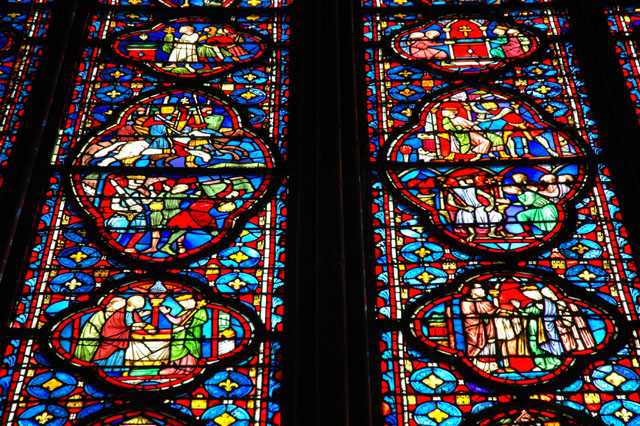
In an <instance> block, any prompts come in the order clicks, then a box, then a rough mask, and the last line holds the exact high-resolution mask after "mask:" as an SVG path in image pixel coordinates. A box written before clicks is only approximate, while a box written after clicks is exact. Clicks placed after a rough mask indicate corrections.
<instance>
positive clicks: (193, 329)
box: [171, 309, 209, 361]
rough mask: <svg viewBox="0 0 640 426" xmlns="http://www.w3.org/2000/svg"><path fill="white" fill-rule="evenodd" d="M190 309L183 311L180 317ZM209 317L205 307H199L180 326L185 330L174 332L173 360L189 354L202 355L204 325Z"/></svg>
mask: <svg viewBox="0 0 640 426" xmlns="http://www.w3.org/2000/svg"><path fill="white" fill-rule="evenodd" d="M189 312H190V311H181V312H180V313H179V314H178V317H181V316H182V315H185V314H188V313H189ZM208 319H209V317H208V315H207V311H206V310H205V309H198V310H197V311H196V313H195V314H194V315H193V316H192V317H191V318H189V319H188V320H187V321H185V322H184V323H183V324H180V326H183V327H185V329H184V330H182V331H179V332H177V333H173V340H172V341H171V361H177V360H179V359H182V358H184V357H185V356H187V355H188V354H191V355H193V356H194V357H195V358H201V357H202V325H203V324H204V323H205V322H207V320H208Z"/></svg>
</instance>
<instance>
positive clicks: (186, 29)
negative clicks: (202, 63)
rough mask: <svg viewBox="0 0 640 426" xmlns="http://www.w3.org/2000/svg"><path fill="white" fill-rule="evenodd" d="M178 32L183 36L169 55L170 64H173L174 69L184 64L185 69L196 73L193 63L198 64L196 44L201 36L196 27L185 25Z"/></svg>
mask: <svg viewBox="0 0 640 426" xmlns="http://www.w3.org/2000/svg"><path fill="white" fill-rule="evenodd" d="M178 32H179V33H180V34H182V36H181V37H180V39H179V40H178V41H177V42H176V44H175V45H174V47H173V50H172V51H171V54H170V55H169V62H171V64H172V65H171V66H172V67H175V66H176V65H177V64H184V67H185V68H186V69H187V70H189V72H196V70H195V69H194V68H193V67H192V66H191V63H195V62H198V53H197V49H196V47H197V46H196V43H197V42H198V39H199V38H200V34H199V33H197V32H196V29H195V27H192V26H191V25H183V26H182V27H180V28H179V29H178Z"/></svg>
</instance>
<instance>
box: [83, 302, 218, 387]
mask: <svg viewBox="0 0 640 426" xmlns="http://www.w3.org/2000/svg"><path fill="white" fill-rule="evenodd" d="M174 299H175V300H174V301H172V304H171V306H169V305H168V304H167V303H166V300H161V299H159V298H155V299H154V296H153V295H145V294H139V295H131V296H128V297H126V298H125V297H120V296H116V297H113V298H111V299H110V300H109V301H108V302H107V304H106V306H105V307H104V309H101V310H99V311H97V312H95V313H93V314H92V315H91V316H90V317H89V319H88V320H87V321H86V322H85V323H84V325H83V326H82V329H81V331H80V338H79V340H78V342H77V345H76V346H75V350H74V356H75V358H76V359H78V360H80V361H83V362H87V363H95V364H97V365H99V366H104V367H108V368H105V371H107V372H109V374H110V375H113V376H122V375H126V376H131V377H133V376H148V375H154V374H160V375H175V374H187V373H189V372H190V371H192V370H193V368H195V367H196V366H197V365H198V363H199V359H201V358H202V356H203V355H202V344H203V340H202V339H203V325H204V324H205V323H207V321H208V320H209V315H208V313H207V310H206V308H204V306H205V305H206V302H204V301H197V300H196V299H195V298H194V296H193V295H191V294H183V295H178V296H175V297H174ZM157 302H161V303H157ZM176 304H177V307H176V306H175V305H176ZM175 311H177V312H175ZM125 372H126V374H124V373H125Z"/></svg>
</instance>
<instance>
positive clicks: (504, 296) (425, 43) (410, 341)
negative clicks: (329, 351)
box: [361, 0, 640, 426]
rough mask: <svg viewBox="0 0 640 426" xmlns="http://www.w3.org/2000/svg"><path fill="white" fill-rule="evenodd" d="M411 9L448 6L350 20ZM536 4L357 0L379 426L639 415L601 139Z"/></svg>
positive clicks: (557, 25)
mask: <svg viewBox="0 0 640 426" xmlns="http://www.w3.org/2000/svg"><path fill="white" fill-rule="evenodd" d="M420 3H422V4H425V5H432V6H436V5H444V4H448V5H450V6H456V5H458V6H460V7H459V8H456V9H452V8H450V7H449V8H445V9H442V11H440V10H438V9H437V8H435V7H432V8H424V9H420V8H415V7H414V8H412V9H407V11H406V12H405V11H403V12H402V13H398V10H397V9H396V10H392V9H379V10H376V9H372V8H370V7H371V6H375V7H391V6H396V7H401V6H417V5H419V4H420ZM469 3H474V4H485V5H489V4H491V5H492V6H491V7H488V6H487V7H485V8H470V7H469V6H466V5H467V4H469ZM524 3H540V4H538V5H536V6H535V7H534V6H532V5H530V6H528V7H523V6H524ZM542 3H551V2H538V1H535V2H515V1H514V2H466V1H465V2H462V1H460V2H458V1H441V2H436V1H433V2H431V1H423V2H406V1H386V0H385V1H380V2H378V1H374V2H371V1H366V0H365V1H364V2H363V6H365V7H369V8H364V9H362V14H363V26H362V35H363V44H362V50H363V52H362V53H363V60H364V65H363V67H362V70H361V76H362V80H361V82H362V84H364V85H366V96H365V97H364V98H363V99H362V101H363V102H364V105H365V106H366V117H364V119H365V122H366V123H367V130H368V132H367V135H368V148H369V149H368V151H369V169H370V174H369V177H370V185H371V186H370V189H371V216H370V220H371V224H372V238H373V242H374V244H375V253H374V254H373V255H372V256H373V260H372V262H373V264H374V265H375V266H374V269H375V277H374V279H372V281H374V285H373V286H372V289H373V291H375V299H376V305H375V314H374V319H373V326H374V329H375V332H376V333H377V335H376V338H377V345H376V346H377V349H376V352H377V355H376V356H377V360H378V362H379V364H378V368H379V369H378V368H377V369H378V377H379V383H380V388H379V389H380V391H379V393H378V404H379V407H380V408H381V410H382V417H383V421H382V423H383V424H385V425H429V426H438V425H447V426H455V425H458V424H465V425H466V424H473V425H481V424H482V425H489V424H492V425H493V424H496V425H497V424H558V425H560V424H562V425H565V424H591V422H593V421H594V420H593V417H599V418H600V419H601V421H602V422H604V423H605V424H608V425H627V424H633V423H634V421H635V420H633V419H635V418H636V416H638V415H640V404H639V402H640V399H639V394H638V392H637V383H638V382H637V380H638V377H640V376H639V375H638V373H639V371H638V367H639V364H638V359H637V357H636V348H637V347H638V341H637V337H636V336H635V334H634V335H633V336H632V335H631V334H630V333H629V330H630V329H631V328H632V327H630V324H631V323H632V322H633V321H636V320H637V309H638V305H637V300H636V299H637V298H636V297H635V294H636V293H637V288H638V282H637V275H636V269H635V266H634V263H633V262H632V260H631V253H630V246H629V243H628V242H627V233H626V231H625V228H624V226H623V224H622V222H621V218H620V208H619V206H618V203H617V201H616V193H615V191H614V185H613V183H612V178H611V175H610V172H609V170H608V169H607V166H606V163H605V161H604V157H603V152H605V151H604V150H606V148H607V147H603V146H602V145H603V144H601V142H600V138H599V134H598V130H597V126H596V122H595V121H594V116H593V113H592V110H591V104H590V97H589V93H587V90H586V87H585V83H584V80H583V73H582V70H581V67H580V64H579V63H578V61H577V60H576V49H575V40H574V37H575V31H574V29H573V26H572V24H571V20H570V19H569V14H568V12H567V9H566V8H565V7H563V6H561V5H559V6H553V5H544V4H542ZM500 4H504V6H502V5H500ZM374 365H375V364H374Z"/></svg>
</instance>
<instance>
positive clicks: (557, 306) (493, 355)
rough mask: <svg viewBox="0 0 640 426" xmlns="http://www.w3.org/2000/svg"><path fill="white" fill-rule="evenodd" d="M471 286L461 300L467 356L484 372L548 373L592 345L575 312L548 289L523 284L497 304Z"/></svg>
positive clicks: (585, 323)
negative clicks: (567, 358)
mask: <svg viewBox="0 0 640 426" xmlns="http://www.w3.org/2000/svg"><path fill="white" fill-rule="evenodd" d="M490 293H491V294H492V295H491V296H490V295H488V294H487V291H486V290H485V288H484V287H483V285H482V284H479V283H476V284H474V285H473V287H472V288H471V289H470V291H469V294H468V296H466V297H465V298H463V299H462V301H461V302H460V311H461V315H462V321H463V328H464V336H465V342H466V355H467V356H468V357H470V358H471V361H472V363H473V364H474V365H475V366H476V367H478V368H479V369H480V370H482V371H484V372H486V373H493V372H497V373H509V372H526V371H551V370H555V369H556V368H558V367H559V366H560V365H561V364H562V362H563V361H562V356H563V355H564V354H568V353H570V352H574V351H582V350H585V349H591V348H594V347H595V346H596V342H595V339H594V336H593V332H592V331H591V329H590V327H589V323H588V321H587V320H586V319H585V316H584V315H583V313H582V312H581V310H580V308H579V307H578V306H577V305H576V304H574V303H573V302H570V301H567V300H562V299H560V298H559V297H558V296H557V294H556V293H555V292H554V291H553V290H552V289H551V288H550V287H548V286H537V285H524V286H522V287H521V288H520V289H519V292H518V298H517V299H516V298H514V299H511V300H509V301H508V302H506V301H503V300H501V291H500V290H499V289H496V290H491V291H490Z"/></svg>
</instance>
